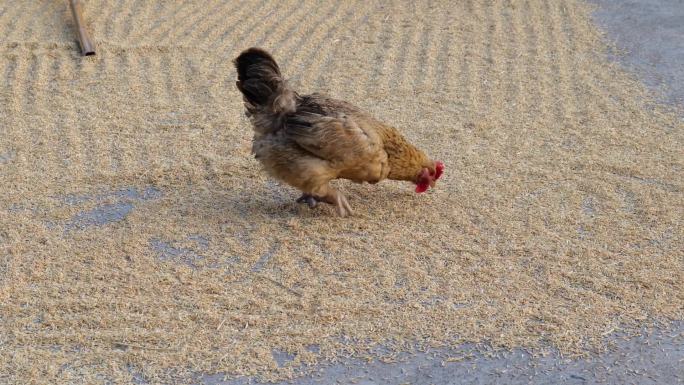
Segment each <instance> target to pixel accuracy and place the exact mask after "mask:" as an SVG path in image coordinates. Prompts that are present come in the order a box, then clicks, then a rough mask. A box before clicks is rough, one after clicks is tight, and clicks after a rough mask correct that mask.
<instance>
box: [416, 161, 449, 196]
mask: <svg viewBox="0 0 684 385" xmlns="http://www.w3.org/2000/svg"><path fill="white" fill-rule="evenodd" d="M443 173H444V163H442V162H440V161H436V162H434V163H433V165H431V167H423V169H422V170H420V173H418V176H417V177H416V192H417V193H422V192H425V191H427V189H428V188H430V187H435V183H436V182H437V179H439V177H441V176H442V174H443Z"/></svg>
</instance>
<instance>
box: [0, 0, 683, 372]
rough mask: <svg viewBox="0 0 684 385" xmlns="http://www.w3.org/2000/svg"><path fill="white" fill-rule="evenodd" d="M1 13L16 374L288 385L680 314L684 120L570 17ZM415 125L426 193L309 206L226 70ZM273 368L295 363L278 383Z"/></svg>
mask: <svg viewBox="0 0 684 385" xmlns="http://www.w3.org/2000/svg"><path fill="white" fill-rule="evenodd" d="M65 3H66V2H56V1H50V0H37V1H31V2H21V4H18V2H10V1H5V2H4V4H0V9H1V10H0V36H2V42H0V55H1V57H2V59H1V60H0V76H1V78H0V82H2V87H0V185H2V189H1V190H0V382H3V383H7V382H11V383H32V382H39V383H56V382H73V383H94V382H106V381H109V380H111V381H117V382H128V381H129V380H130V378H131V376H133V375H135V376H137V377H138V378H141V379H144V380H148V381H152V382H156V381H162V382H168V381H170V380H171V379H175V380H178V381H185V379H187V378H188V376H191V375H193V373H194V374H196V373H200V372H206V373H215V372H225V373H227V374H229V375H239V374H253V373H260V374H261V375H263V376H265V377H266V378H282V377H286V376H290V375H292V373H293V370H294V369H293V368H295V367H297V366H299V365H300V364H304V363H309V364H310V363H314V362H317V361H320V360H321V359H323V358H324V359H334V358H335V357H339V356H341V355H348V354H355V355H362V354H364V353H365V352H367V351H368V349H370V348H372V347H374V346H376V345H377V344H385V345H388V346H389V347H390V349H391V350H401V349H407V348H409V347H416V346H438V345H452V346H453V345H455V344H458V343H460V342H466V341H467V342H481V343H487V344H491V345H492V346H495V347H526V348H532V349H534V348H545V347H555V348H558V349H560V350H561V351H562V352H564V353H568V354H581V353H583V352H586V351H587V349H589V350H596V349H601V348H602V338H603V336H604V335H606V334H609V333H611V332H613V331H615V330H618V329H619V328H623V329H626V330H627V331H633V330H636V329H637V328H638V327H640V326H643V325H647V324H653V323H657V322H664V321H667V320H672V319H682V318H683V315H684V314H683V313H684V310H683V304H684V260H683V258H684V257H683V255H682V249H683V248H684V237H683V233H682V218H684V203H683V202H684V199H683V198H684V197H683V196H682V195H683V194H682V191H683V188H684V180H683V177H682V175H684V174H683V172H684V157H683V156H682V148H683V147H682V146H683V145H684V140H683V139H684V134H683V133H684V130H683V128H684V125H683V124H682V121H681V120H679V119H678V118H677V115H676V114H674V113H672V112H670V111H667V109H666V108H664V107H662V106H659V105H656V104H654V103H653V102H651V100H652V98H651V97H650V96H649V95H648V94H647V92H646V91H645V90H644V88H643V87H642V86H641V85H640V84H639V83H638V82H637V81H636V80H634V79H633V78H632V77H630V76H629V75H627V74H625V73H624V72H623V71H622V70H621V69H619V68H617V67H616V66H615V65H613V64H611V63H609V62H608V61H607V60H606V59H605V52H606V47H605V45H604V44H603V43H602V41H601V39H600V35H599V33H598V32H597V30H596V29H595V28H594V26H592V25H591V23H590V21H589V12H590V8H589V7H588V6H587V5H586V4H584V3H582V2H578V1H576V0H563V1H544V0H529V1H520V2H518V1H493V2H488V3H487V5H485V4H484V2H480V1H475V0H471V1H464V2H453V1H422V2H418V3H415V4H410V2H403V1H397V2H392V3H388V2H385V1H360V0H359V1H346V2H342V3H340V4H336V2H320V1H314V0H309V1H304V2H299V1H294V0H287V1H282V2H280V1H265V0H264V1H260V2H259V3H258V4H256V5H255V4H254V3H253V2H225V1H219V0H215V1H210V2H208V1H200V0H193V1H181V0H173V1H144V0H122V1H105V0H91V1H88V2H86V3H85V9H86V12H87V14H88V18H89V19H90V25H91V28H92V35H93V37H94V39H95V41H96V44H97V49H98V54H97V56H95V57H89V58H81V57H79V56H78V50H77V46H76V43H75V42H74V41H73V39H74V34H73V30H72V29H71V25H70V24H69V23H70V15H69V13H68V9H67V8H66V6H65ZM252 45H259V46H263V47H265V48H268V49H270V50H272V51H273V52H274V54H275V55H276V57H277V58H278V59H279V60H280V62H281V67H282V68H283V70H284V72H285V73H287V74H288V75H289V76H291V77H292V78H293V80H292V82H293V84H294V85H295V86H296V87H297V88H298V89H299V90H301V91H303V92H308V91H315V90H318V91H326V92H330V93H331V94H333V95H334V96H336V97H341V98H344V99H347V100H349V101H352V102H354V103H356V104H358V105H360V106H362V107H364V108H366V109H368V110H370V111H372V112H373V113H374V114H376V115H377V116H378V117H379V118H381V119H383V120H386V121H387V122H390V123H392V124H394V125H396V126H398V127H400V128H401V129H402V130H404V132H405V133H406V135H407V136H408V137H410V138H411V139H412V140H413V141H414V142H415V143H417V144H419V145H420V146H421V147H422V148H424V149H425V150H426V151H427V152H428V153H430V154H431V155H432V156H434V157H435V158H437V159H441V160H443V161H444V162H445V163H446V164H447V171H446V174H445V176H444V178H443V179H444V180H443V183H440V184H439V186H438V189H436V190H433V191H432V192H431V193H428V194H425V195H420V196H418V195H415V194H414V193H413V192H412V188H411V187H410V186H407V185H405V184H401V183H394V182H386V183H382V184H379V185H376V186H368V185H363V186H359V185H353V184H350V183H346V182H340V183H339V186H340V188H341V189H342V190H343V191H345V192H346V193H347V196H348V197H349V199H350V202H351V204H352V206H353V207H354V209H355V210H356V212H357V213H358V215H357V216H355V217H353V218H350V219H339V218H336V217H335V216H334V215H333V210H332V209H330V208H329V207H325V208H320V209H317V210H313V211H312V210H309V209H307V208H304V207H298V206H297V205H296V204H295V203H294V199H295V198H296V197H297V192H296V191H293V190H292V189H290V188H288V187H286V186H283V185H280V184H278V183H275V182H273V181H269V180H268V179H267V178H266V177H265V176H264V174H263V173H262V172H260V171H259V169H258V165H257V163H256V162H255V161H254V159H253V158H252V157H251V156H250V155H249V149H250V144H251V143H250V141H251V132H250V128H249V127H248V123H247V121H246V119H245V118H244V115H243V113H242V106H241V98H240V96H239V95H238V93H237V91H236V89H235V87H234V83H233V82H234V78H235V73H234V70H233V68H232V65H231V63H230V60H231V59H232V58H233V57H234V56H235V55H236V54H237V53H238V52H239V51H240V50H242V49H244V48H245V47H248V46H252ZM273 351H287V352H290V353H293V354H295V355H296V356H295V358H294V360H292V361H291V362H289V363H288V364H286V365H285V366H283V367H280V366H278V365H277V363H276V362H275V360H274V358H273Z"/></svg>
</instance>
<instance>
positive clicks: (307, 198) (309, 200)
mask: <svg viewBox="0 0 684 385" xmlns="http://www.w3.org/2000/svg"><path fill="white" fill-rule="evenodd" d="M318 202H319V200H318V199H316V197H314V196H313V195H311V194H307V193H304V194H302V196H300V197H299V198H297V203H306V204H307V205H309V208H314V207H316V206H317V205H318Z"/></svg>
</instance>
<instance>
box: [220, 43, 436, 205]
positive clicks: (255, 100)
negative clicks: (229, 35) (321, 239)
mask: <svg viewBox="0 0 684 385" xmlns="http://www.w3.org/2000/svg"><path fill="white" fill-rule="evenodd" d="M233 63H234V64H235V66H236V68H237V75H238V80H237V82H236V85H237V88H238V89H239V90H240V92H242V94H243V99H244V105H245V108H246V110H247V111H246V114H247V116H248V117H249V118H250V120H251V122H252V125H253V126H254V142H253V146H252V152H253V153H254V154H255V158H256V159H257V160H258V161H259V162H261V164H262V165H263V166H264V168H265V170H266V171H267V172H268V173H269V174H270V175H272V176H273V177H275V178H278V179H280V180H282V181H284V182H286V183H288V184H290V185H291V186H293V187H296V188H297V189H299V190H301V191H302V192H303V194H302V196H301V197H300V198H299V199H297V202H300V203H302V202H306V203H308V204H309V206H310V207H312V208H313V207H315V206H316V203H317V202H325V203H329V204H332V205H334V206H335V207H336V208H337V212H338V214H339V215H340V216H343V217H344V216H347V215H350V214H352V213H353V211H352V209H351V207H350V205H349V202H348V201H347V199H346V198H345V197H344V195H342V193H340V192H339V191H337V190H335V189H334V188H332V187H331V186H330V184H329V182H330V181H331V180H333V179H338V178H343V179H349V180H352V181H354V182H357V183H363V182H368V183H377V182H379V181H381V180H383V179H393V180H403V181H409V182H412V183H414V184H415V185H416V192H418V193H421V192H424V191H426V190H427V189H428V188H429V187H434V186H435V181H437V179H439V177H440V176H441V175H442V172H443V171H444V164H443V163H441V162H438V161H434V160H431V159H430V158H428V157H427V156H426V155H425V153H423V152H422V151H421V150H419V149H418V148H416V147H415V146H413V145H412V144H411V143H409V142H408V141H407V140H406V139H405V138H404V137H403V136H402V135H401V133H399V131H398V130H397V129H396V128H394V127H392V126H389V125H387V124H384V123H382V122H380V121H378V120H376V119H374V118H373V117H371V116H370V115H369V114H367V113H365V112H363V111H361V110H360V109H359V108H357V107H355V106H353V105H351V104H349V103H347V102H344V101H340V100H335V99H332V98H329V97H327V96H325V95H321V94H318V93H314V94H311V95H300V94H298V93H297V92H295V91H294V90H292V89H291V88H290V87H289V86H288V83H287V82H286V80H285V79H284V78H283V77H282V75H281V73H280V68H279V67H278V64H277V63H276V61H275V60H274V59H273V57H272V56H271V55H270V54H269V53H268V52H266V51H264V50H262V49H260V48H249V49H247V50H246V51H244V52H242V53H241V54H240V55H239V56H238V57H237V58H236V59H235V60H234V61H233Z"/></svg>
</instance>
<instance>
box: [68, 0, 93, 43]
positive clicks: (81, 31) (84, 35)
mask: <svg viewBox="0 0 684 385" xmlns="http://www.w3.org/2000/svg"><path fill="white" fill-rule="evenodd" d="M71 14H72V15H73V16H74V21H75V22H76V29H77V30H78V42H79V43H80V44H81V53H82V54H83V56H89V55H95V46H94V45H93V42H92V41H91V40H90V36H88V31H87V30H86V27H85V22H83V10H82V9H81V2H80V1H79V0H71Z"/></svg>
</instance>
